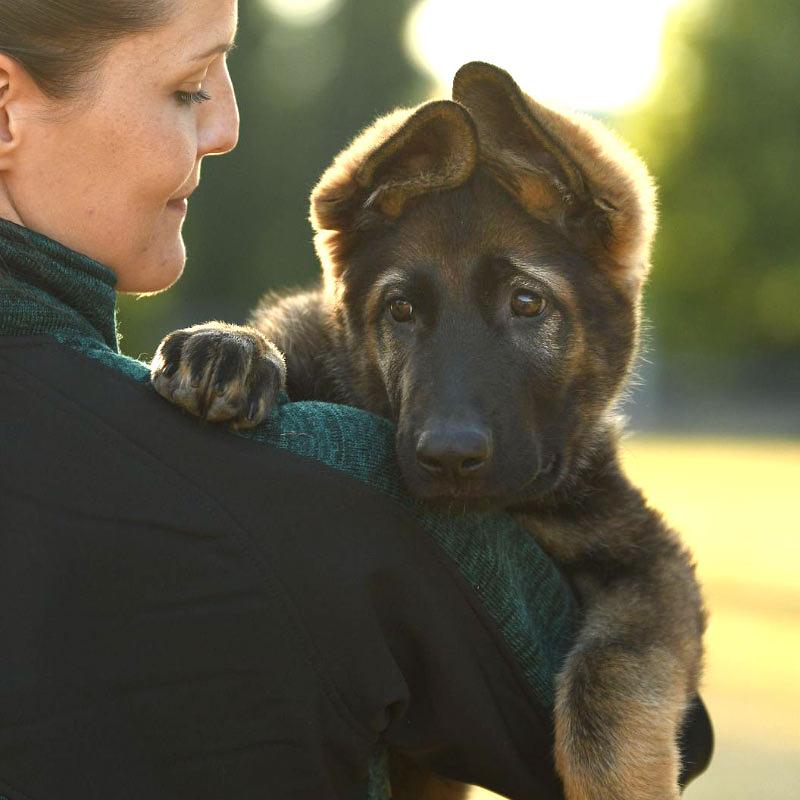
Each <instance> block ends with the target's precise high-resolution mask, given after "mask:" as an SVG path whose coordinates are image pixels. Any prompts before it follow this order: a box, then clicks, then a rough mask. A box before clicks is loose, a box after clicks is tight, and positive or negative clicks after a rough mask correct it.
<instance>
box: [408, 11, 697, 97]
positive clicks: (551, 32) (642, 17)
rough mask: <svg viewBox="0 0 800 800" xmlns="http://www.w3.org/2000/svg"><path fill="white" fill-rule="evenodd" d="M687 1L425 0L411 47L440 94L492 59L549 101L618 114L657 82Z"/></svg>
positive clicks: (415, 18) (412, 18)
mask: <svg viewBox="0 0 800 800" xmlns="http://www.w3.org/2000/svg"><path fill="white" fill-rule="evenodd" d="M685 1H686V0H646V2H643V1H642V0H607V2H603V3H598V2H597V1H596V0H563V2H560V3H554V2H541V0H525V2H522V1H521V0H491V2H485V1H483V2H476V1H475V0H420V2H419V3H418V4H417V5H416V6H415V7H414V9H413V10H412V12H411V14H410V15H409V19H408V25H407V28H406V45H407V48H408V50H409V53H410V55H411V57H412V58H413V60H414V61H415V63H417V64H418V65H419V66H420V67H421V68H422V69H423V70H424V71H425V72H426V73H427V74H429V75H430V76H431V77H433V78H434V80H435V81H436V83H437V85H438V86H437V92H439V93H441V92H448V91H449V85H450V81H451V79H452V77H453V74H454V73H455V71H456V70H457V69H458V67H459V66H460V65H461V64H463V63H465V62H467V61H476V60H478V61H489V62H490V63H492V64H497V65H498V66H500V67H503V68H504V69H507V70H508V71H509V72H510V73H511V74H512V75H513V76H514V78H515V79H516V80H517V81H518V82H519V84H520V85H521V86H522V87H523V88H524V89H525V90H526V91H527V92H529V93H530V94H532V95H534V96H535V97H536V98H537V99H538V100H541V101H542V102H545V103H555V104H556V105H565V106H570V107H572V108H576V109H583V110H586V111H598V112H604V111H613V110H618V109H620V108H622V107H624V106H628V105H631V104H633V103H635V102H636V101H637V100H639V99H641V98H642V97H643V96H645V95H646V94H647V92H648V90H649V89H650V88H651V86H652V85H653V84H654V82H655V80H656V77H657V75H658V71H659V66H660V61H661V39H662V31H663V27H664V22H665V19H666V17H667V13H668V12H669V11H670V10H671V9H672V8H673V7H675V6H676V5H680V4H681V3H682V2H685Z"/></svg>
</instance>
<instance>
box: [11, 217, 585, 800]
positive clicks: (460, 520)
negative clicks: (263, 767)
mask: <svg viewBox="0 0 800 800" xmlns="http://www.w3.org/2000/svg"><path fill="white" fill-rule="evenodd" d="M115 285H116V277H115V276H114V274H113V273H112V272H110V271H109V270H108V269H107V268H106V267H104V266H103V265H102V264H99V263H97V262H96V261H93V260H91V259H89V258H87V257H86V256H83V255H80V254H78V253H75V252H73V251H71V250H68V249H67V248H65V247H63V246H62V245H60V244H58V243H57V242H54V241H53V240H51V239H48V238H47V237H45V236H42V235H41V234H38V233H34V232H33V231H30V230H28V229H27V228H23V227H20V226H19V225H15V224H14V223H11V222H8V221H6V220H2V219H0V335H2V336H33V335H41V334H45V335H48V336H51V337H53V338H54V339H57V340H58V341H60V342H62V343H64V344H66V345H68V346H70V347H72V348H74V349H76V350H78V351H80V352H81V353H83V354H84V355H86V356H88V357H89V358H93V359H95V360H98V361H101V362H102V363H104V364H106V365H107V366H109V367H111V368H113V369H116V370H118V371H120V372H122V373H124V374H125V375H127V376H128V377H129V378H131V379H132V380H135V381H139V382H142V383H147V382H148V380H149V372H148V367H147V365H146V364H144V363H142V362H141V361H136V360H134V359H131V358H128V357H126V356H124V355H122V354H121V353H120V352H119V343H118V336H117V329H116V292H115V289H114V287H115ZM239 435H243V436H245V437H246V438H249V439H252V440H253V441H256V442H259V443H261V444H263V445H267V446H270V447H278V448H282V449H284V450H289V451H291V452H293V453H295V454H297V455H300V456H305V457H306V458H311V459H315V460H317V461H320V462H322V463H323V464H326V465H327V466H329V467H332V468H334V469H337V470H341V471H342V472H345V473H347V474H348V475H350V476H352V477H353V478H356V479H357V480H359V481H362V482H364V483H366V484H368V485H369V486H372V487H373V488H375V489H377V490H379V491H381V492H383V493H384V494H386V495H388V496H389V497H390V498H392V500H394V501H395V502H397V503H399V504H400V505H402V506H403V507H405V508H406V509H408V510H409V511H411V512H412V514H414V516H415V517H416V519H417V521H418V522H419V524H420V525H421V526H422V527H423V528H424V529H425V530H426V531H427V532H428V533H429V534H430V535H431V537H432V538H433V539H434V540H435V541H436V542H437V543H438V545H439V546H440V547H441V548H442V549H443V550H444V551H445V553H446V554H447V555H448V556H449V557H450V558H451V559H452V561H453V562H454V563H455V564H456V566H457V567H458V569H459V570H460V572H461V573H462V575H463V576H464V577H465V578H466V579H467V581H468V582H469V583H470V585H471V586H472V588H473V590H474V592H475V594H476V595H477V596H478V598H480V600H481V601H482V603H483V604H484V606H485V609H486V611H487V612H488V614H489V616H490V617H491V618H492V619H493V620H494V623H495V625H496V627H497V629H498V631H499V632H500V633H501V635H502V636H503V638H504V639H505V641H506V642H507V644H508V647H509V649H510V651H511V653H512V654H513V656H514V657H515V659H516V661H517V663H518V665H519V668H520V671H521V672H522V674H523V675H524V677H525V679H526V680H527V682H528V683H529V685H530V688H531V689H532V691H533V694H534V696H535V698H536V699H537V700H538V702H539V705H540V707H541V710H542V712H543V713H544V714H545V716H546V717H547V716H549V715H550V713H551V708H552V704H553V682H554V676H555V675H556V673H557V671H558V669H559V667H560V665H561V663H562V661H563V658H564V656H565V655H566V652H567V650H568V648H569V645H570V642H571V638H572V635H573V632H574V629H575V621H576V606H575V602H574V599H573V596H572V594H571V593H570V590H569V588H568V586H567V584H566V583H565V581H564V580H563V578H562V577H561V575H560V573H559V572H558V570H557V569H556V568H555V566H554V565H553V563H552V562H551V561H550V560H549V558H548V557H547V556H546V555H545V554H544V553H543V552H542V551H541V550H540V548H539V547H538V545H537V544H536V542H535V541H534V540H533V539H532V538H531V537H530V536H529V535H527V534H526V533H525V532H524V531H523V530H522V529H521V528H520V527H519V526H518V525H517V524H516V522H515V521H514V520H513V519H512V517H511V516H509V515H508V514H503V513H464V514H444V513H437V512H435V511H432V510H430V509H427V508H425V507H424V506H422V505H421V504H419V503H417V502H415V501H414V500H412V499H411V498H410V497H409V496H408V495H407V494H406V493H405V492H404V490H403V488H402V481H401V477H400V474H399V471H398V467H397V463H396V459H395V452H394V432H393V428H392V425H391V424H390V423H389V422H388V421H387V420H384V419H381V418H379V417H376V416H374V415H372V414H369V413H367V412H364V411H360V410H357V409H355V408H350V407H348V406H337V405H331V404H327V403H315V402H302V403H291V402H288V400H287V399H286V398H283V399H282V401H281V402H280V403H279V405H278V407H277V408H276V409H275V410H274V412H273V413H272V415H271V417H270V418H269V419H268V420H267V421H266V422H265V423H263V424H262V425H260V426H259V427H258V428H256V429H255V430H252V431H249V432H246V433H243V434H239ZM383 765H384V759H383V756H382V754H380V755H379V756H378V757H376V761H375V764H374V765H373V768H372V770H371V773H370V774H371V776H372V777H371V789H370V792H369V795H368V798H369V800H379V799H380V800H382V799H383V798H386V797H388V796H389V795H388V789H387V785H388V784H387V781H386V776H385V770H384V767H383Z"/></svg>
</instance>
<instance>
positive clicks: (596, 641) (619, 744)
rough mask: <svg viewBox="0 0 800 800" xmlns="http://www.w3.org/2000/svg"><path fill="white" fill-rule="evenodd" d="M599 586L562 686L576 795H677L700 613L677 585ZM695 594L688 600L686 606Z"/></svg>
mask: <svg viewBox="0 0 800 800" xmlns="http://www.w3.org/2000/svg"><path fill="white" fill-rule="evenodd" d="M653 580H655V581H656V582H657V581H658V578H657V577H654V576H653V574H650V575H648V576H641V577H640V578H639V579H638V580H636V582H635V583H633V584H631V583H625V582H620V583H619V584H617V585H615V586H613V587H612V588H610V589H608V588H606V589H601V590H598V593H596V594H595V595H594V596H593V598H592V603H591V605H590V606H589V608H588V611H587V615H586V619H585V622H584V625H583V626H582V628H581V630H580V632H579V635H578V640H577V642H576V644H575V646H574V647H573V649H572V651H571V652H570V654H569V656H568V657H567V661H566V663H565V665H564V668H563V670H562V672H561V673H560V675H559V677H558V680H557V686H556V689H557V691H556V709H555V721H556V731H555V734H556V751H555V755H556V766H557V768H558V771H559V774H560V775H561V778H562V780H563V782H564V791H565V795H566V797H567V800H676V798H678V797H679V794H680V793H679V789H678V771H679V764H680V761H679V753H678V748H677V736H678V730H679V725H680V722H681V719H682V716H683V713H684V710H685V708H686V705H687V702H688V698H689V697H690V695H691V693H692V692H693V691H694V689H695V688H696V683H697V680H698V674H699V671H700V661H701V657H702V654H701V644H700V633H701V631H699V630H698V625H697V620H698V619H699V615H694V617H693V616H692V614H688V615H686V616H684V615H682V614H679V613H676V610H675V607H673V606H671V604H670V602H669V599H670V596H671V595H673V594H674V591H670V589H673V590H674V588H675V587H670V586H662V587H659V586H657V585H656V586H654V585H652V583H651V584H649V585H648V582H649V581H653ZM686 605H687V604H686V600H685V597H684V598H683V599H682V602H681V601H679V607H680V606H683V607H686Z"/></svg>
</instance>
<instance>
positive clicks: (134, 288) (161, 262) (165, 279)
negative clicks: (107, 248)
mask: <svg viewBox="0 0 800 800" xmlns="http://www.w3.org/2000/svg"><path fill="white" fill-rule="evenodd" d="M178 239H179V241H178V242H177V243H176V244H175V245H174V246H173V247H172V248H171V251H172V252H162V253H161V254H160V258H158V259H155V260H152V261H150V262H142V261H139V262H137V263H135V264H134V265H130V266H126V267H125V268H124V269H120V270H116V269H115V270H114V272H116V274H117V291H118V292H122V293H124V294H157V293H158V292H163V291H164V290H165V289H169V287H170V286H172V285H173V284H174V283H175V282H176V281H177V280H178V278H180V277H181V275H182V274H183V268H184V266H185V265H186V248H185V246H184V244H183V238H182V237H178Z"/></svg>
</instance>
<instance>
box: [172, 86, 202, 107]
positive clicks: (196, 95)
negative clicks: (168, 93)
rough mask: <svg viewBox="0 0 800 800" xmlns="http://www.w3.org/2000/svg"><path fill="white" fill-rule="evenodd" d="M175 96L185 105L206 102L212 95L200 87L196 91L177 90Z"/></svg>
mask: <svg viewBox="0 0 800 800" xmlns="http://www.w3.org/2000/svg"><path fill="white" fill-rule="evenodd" d="M175 97H176V98H177V99H178V102H179V103H180V104H181V105H184V106H190V105H192V103H205V102H206V100H210V99H211V95H210V94H209V93H208V92H207V91H206V90H205V89H199V90H198V91H196V92H175Z"/></svg>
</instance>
